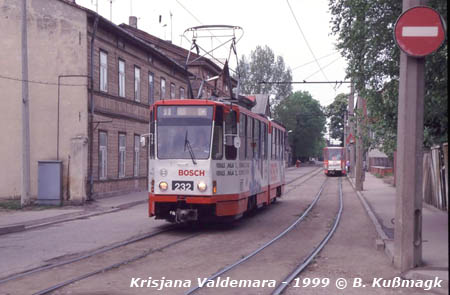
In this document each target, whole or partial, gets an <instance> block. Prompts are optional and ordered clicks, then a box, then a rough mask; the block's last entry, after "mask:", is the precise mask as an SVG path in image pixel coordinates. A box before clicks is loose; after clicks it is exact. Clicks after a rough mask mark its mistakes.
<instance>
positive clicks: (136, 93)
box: [134, 65, 141, 102]
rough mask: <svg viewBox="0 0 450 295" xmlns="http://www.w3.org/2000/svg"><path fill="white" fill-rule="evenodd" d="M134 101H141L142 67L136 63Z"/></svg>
mask: <svg viewBox="0 0 450 295" xmlns="http://www.w3.org/2000/svg"><path fill="white" fill-rule="evenodd" d="M136 73H138V75H136ZM134 101H137V102H140V101H141V68H140V67H138V66H136V65H135V66H134Z"/></svg>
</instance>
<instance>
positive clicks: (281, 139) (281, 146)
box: [280, 131, 284, 160]
mask: <svg viewBox="0 0 450 295" xmlns="http://www.w3.org/2000/svg"><path fill="white" fill-rule="evenodd" d="M283 139H284V132H283V131H281V132H280V160H283V154H284V144H283Z"/></svg>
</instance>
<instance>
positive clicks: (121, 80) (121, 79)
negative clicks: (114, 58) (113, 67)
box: [117, 58, 127, 98]
mask: <svg viewBox="0 0 450 295" xmlns="http://www.w3.org/2000/svg"><path fill="white" fill-rule="evenodd" d="M121 64H123V72H121V71H120V66H121ZM117 67H118V87H119V89H118V94H119V97H122V98H126V96H127V94H126V92H125V88H126V72H127V71H126V63H125V60H123V59H121V58H119V61H118V65H117Z"/></svg>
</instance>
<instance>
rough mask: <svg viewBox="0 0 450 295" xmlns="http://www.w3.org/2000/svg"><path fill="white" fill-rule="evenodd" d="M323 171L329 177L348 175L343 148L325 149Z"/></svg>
mask: <svg viewBox="0 0 450 295" xmlns="http://www.w3.org/2000/svg"><path fill="white" fill-rule="evenodd" d="M323 169H324V173H325V175H327V176H328V175H346V174H347V167H346V165H345V150H344V148H343V147H325V148H324V149H323Z"/></svg>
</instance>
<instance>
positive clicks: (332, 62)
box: [303, 57, 340, 80]
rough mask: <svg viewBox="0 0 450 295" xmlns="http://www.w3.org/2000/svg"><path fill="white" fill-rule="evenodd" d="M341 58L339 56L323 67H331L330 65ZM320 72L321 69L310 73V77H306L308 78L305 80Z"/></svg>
mask: <svg viewBox="0 0 450 295" xmlns="http://www.w3.org/2000/svg"><path fill="white" fill-rule="evenodd" d="M339 59H340V57H338V58H336V59H334V60H332V61H331V62H330V63H328V64H326V65H325V66H324V67H323V69H325V68H327V67H329V66H330V65H332V64H333V63H335V62H337V61H338V60H339ZM318 72H320V70H317V71H315V72H314V73H312V74H311V75H309V76H308V77H306V78H305V79H303V80H308V79H309V78H311V77H312V76H314V75H315V74H317V73H318Z"/></svg>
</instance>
